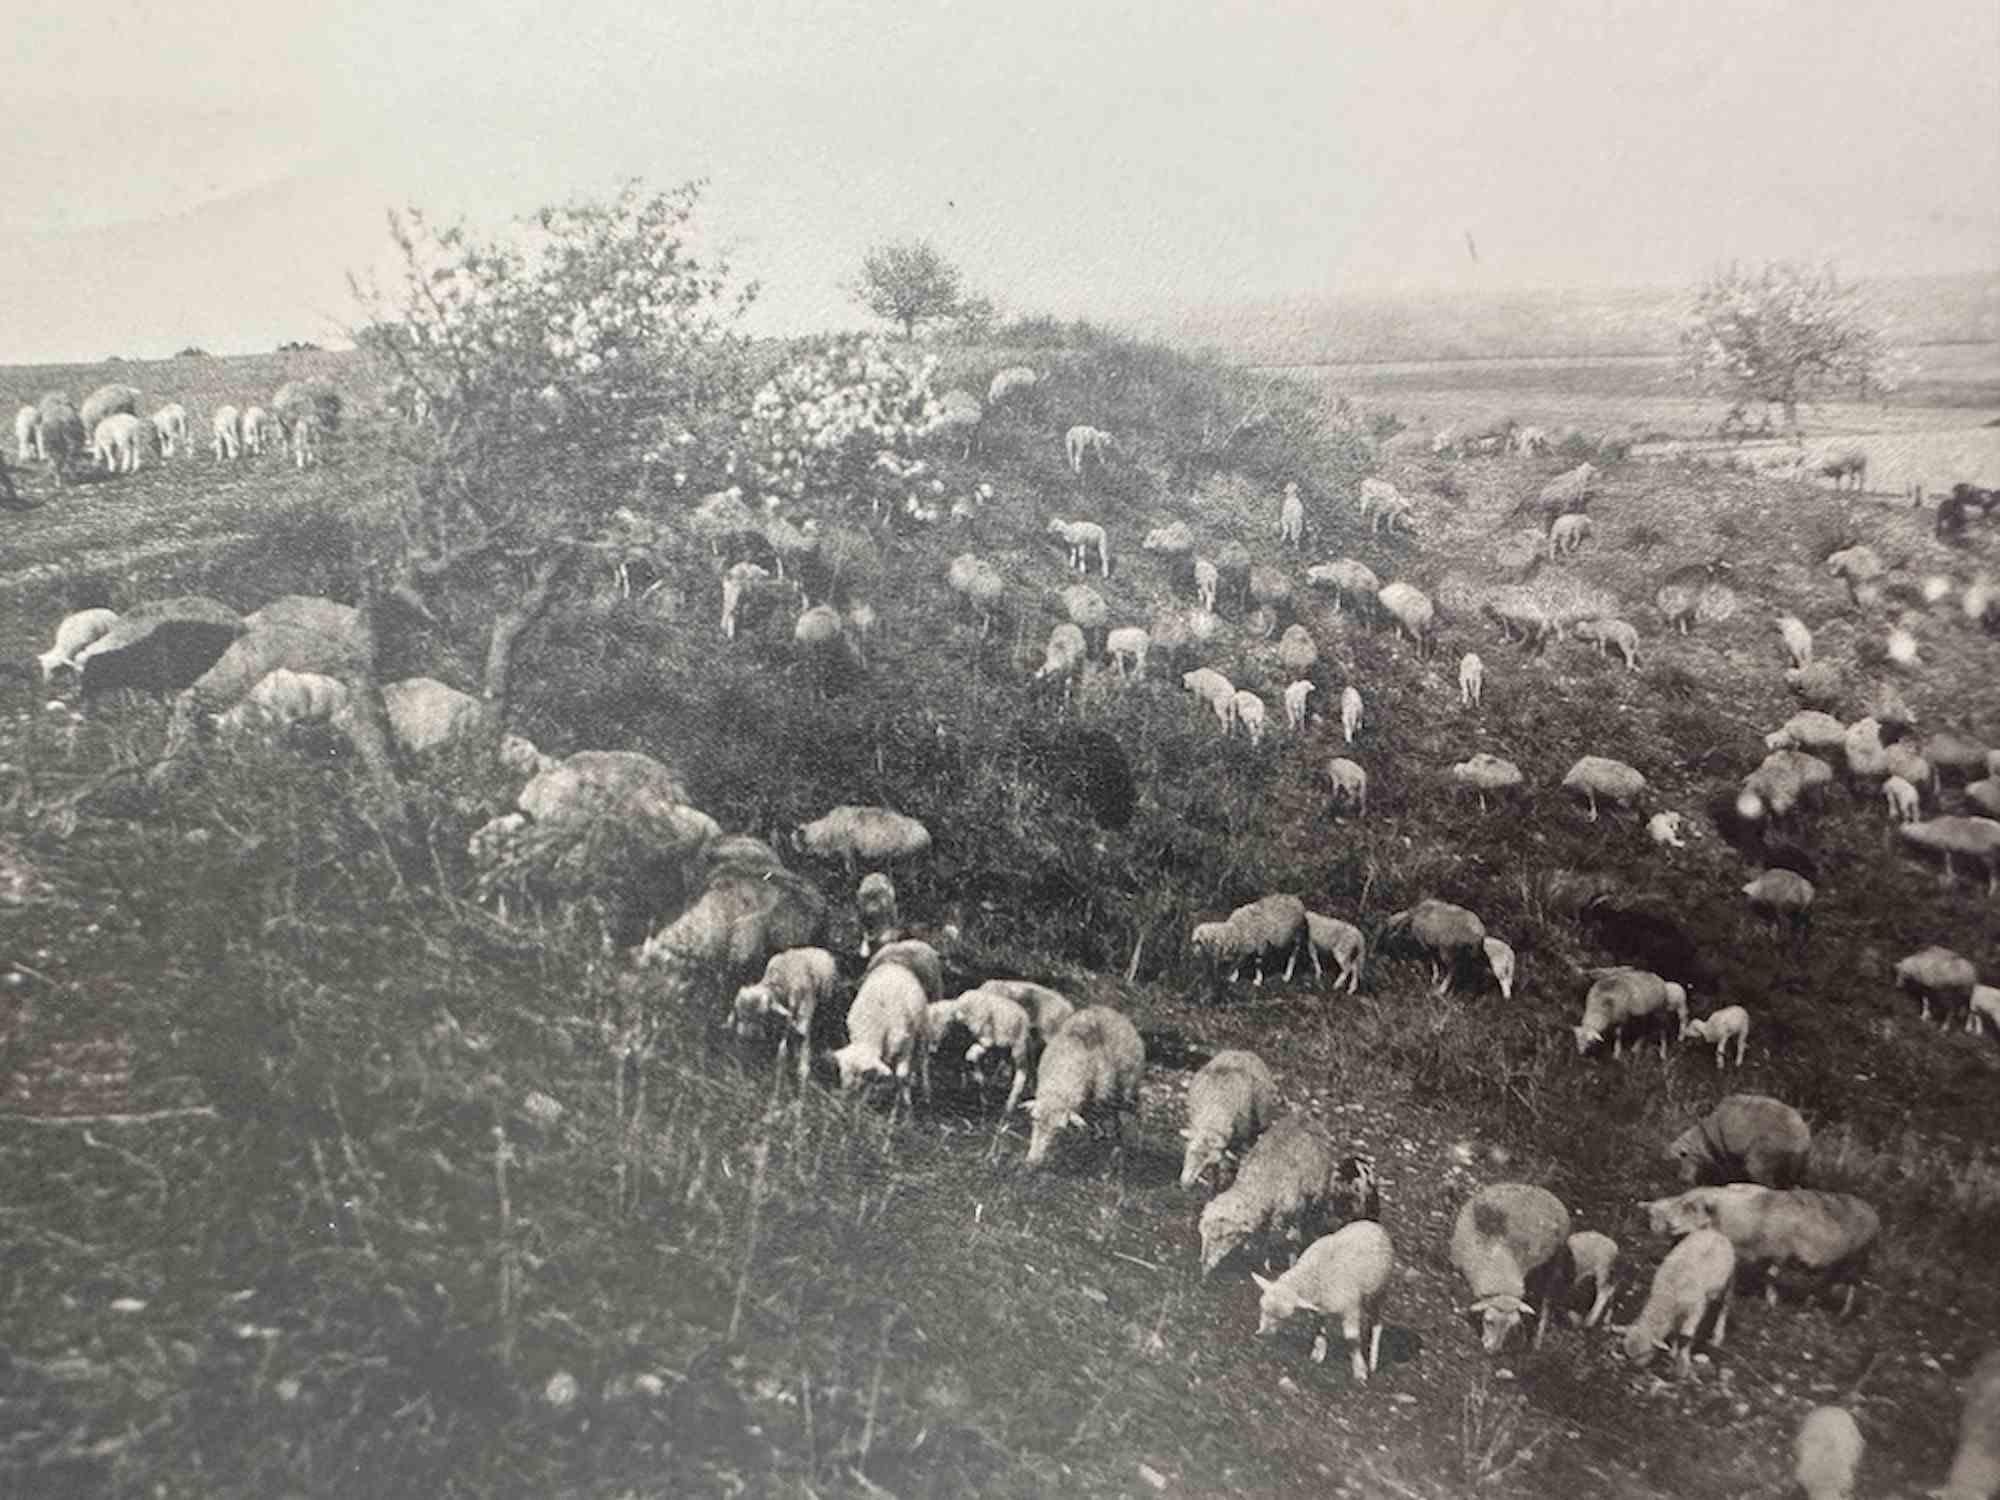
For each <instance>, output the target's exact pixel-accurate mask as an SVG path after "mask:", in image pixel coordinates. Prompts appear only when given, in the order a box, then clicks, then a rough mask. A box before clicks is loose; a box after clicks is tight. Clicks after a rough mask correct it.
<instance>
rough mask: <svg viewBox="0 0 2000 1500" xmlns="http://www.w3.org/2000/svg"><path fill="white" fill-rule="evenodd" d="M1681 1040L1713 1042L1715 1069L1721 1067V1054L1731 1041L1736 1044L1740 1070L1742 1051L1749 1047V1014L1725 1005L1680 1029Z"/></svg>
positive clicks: (1734, 1006)
mask: <svg viewBox="0 0 2000 1500" xmlns="http://www.w3.org/2000/svg"><path fill="white" fill-rule="evenodd" d="M1681 1040H1682V1041H1699V1042H1713V1043H1714V1044H1715V1065H1716V1067H1717V1068H1720V1067H1721V1066H1722V1054H1723V1052H1724V1051H1725V1050H1726V1049H1727V1048H1728V1046H1729V1043H1730V1042H1731V1041H1732V1040H1733V1041H1734V1042H1735V1043H1736V1066H1737V1067H1739V1068H1740V1067H1742V1066H1743V1049H1744V1048H1745V1047H1747V1046H1749V1045H1750V1012H1749V1011H1747V1010H1745V1009H1744V1008H1743V1007H1742V1006H1740V1005H1725V1006H1723V1007H1722V1009H1721V1010H1718V1011H1714V1012H1712V1013H1711V1014H1709V1015H1706V1016H1703V1017H1702V1018H1701V1019H1700V1020H1699V1021H1689V1022H1688V1023H1687V1024H1686V1025H1685V1026H1683V1027H1681Z"/></svg>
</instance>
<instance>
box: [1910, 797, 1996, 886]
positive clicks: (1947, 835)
mask: <svg viewBox="0 0 2000 1500" xmlns="http://www.w3.org/2000/svg"><path fill="white" fill-rule="evenodd" d="M1896 831H1897V833H1898V834H1900V835H1901V836H1902V838H1903V840H1904V841H1905V842H1906V843H1911V844H1915V845H1916V846H1917V847H1918V848H1920V849H1930V850H1933V851H1935V852H1937V853H1939V854H1942V855H1943V856H1944V878H1945V880H1946V881H1947V882H1949V881H1950V880H1951V879H1952V878H1953V873H1952V863H1951V861H1952V857H1953V856H1954V855H1956V856H1957V857H1958V858H1960V859H1970V860H1972V861H1974V862H1975V863H1977V864H1981V865H1984V866H1985V867H1986V894H1987V895H1989V896H1991V895H1993V894H1995V892H1996V890H2000V819H1995V818H1964V817H1949V818H1930V819H1928V820H1926V821H1924V822H1922V823H1904V824H1902V825H1901V826H1900V827H1898V828H1897V830H1896Z"/></svg>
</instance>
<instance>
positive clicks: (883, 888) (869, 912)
mask: <svg viewBox="0 0 2000 1500" xmlns="http://www.w3.org/2000/svg"><path fill="white" fill-rule="evenodd" d="M854 910H855V913H856V915H858V916H859V917H860V919H861V956H862V957H863V958H866V957H867V956H868V954H869V952H870V951H871V950H872V949H873V948H874V947H875V946H876V945H877V944H879V943H881V942H883V941H884V938H883V934H884V933H886V932H888V931H889V930H890V929H891V928H893V927H894V926H895V925H896V882H895V881H893V880H891V879H890V878H889V877H888V876H887V875H884V874H883V873H882V872H881V871H880V870H870V871H869V872H868V873H867V874H866V875H863V876H862V877H861V884H860V886H858V887H857V888H856V890H855V892H854Z"/></svg>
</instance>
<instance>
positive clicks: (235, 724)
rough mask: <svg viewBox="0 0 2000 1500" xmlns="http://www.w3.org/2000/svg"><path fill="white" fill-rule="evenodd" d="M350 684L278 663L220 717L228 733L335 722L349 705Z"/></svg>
mask: <svg viewBox="0 0 2000 1500" xmlns="http://www.w3.org/2000/svg"><path fill="white" fill-rule="evenodd" d="M348 699H349V691H348V687H347V684H346V683H344V682H342V681H341V680H340V679H339V678H337V677H328V676H326V675H325V674H324V673H320V672H294V671H292V670H290V669H289V668H286V667H277V668H274V669H273V670H272V671H270V672H267V673H265V674H264V676H262V677H261V678H259V679H258V680H257V685H256V686H255V687H253V688H251V689H250V691H249V693H248V694H246V695H245V696H244V698H243V699H242V701H241V702H239V703H237V704H236V705H235V706H234V707H232V708H231V709H229V711H228V712H227V713H224V714H223V715H222V716H221V717H220V718H219V719H217V720H216V729H217V730H218V731H219V732H220V733H222V734H224V735H236V734H245V733H267V734H268V733H271V732H273V731H276V730H279V729H288V728H291V727H293V726H296V725H303V724H331V723H333V722H334V721H335V720H336V718H338V717H340V716H342V715H343V713H344V711H345V710H346V709H347V706H348Z"/></svg>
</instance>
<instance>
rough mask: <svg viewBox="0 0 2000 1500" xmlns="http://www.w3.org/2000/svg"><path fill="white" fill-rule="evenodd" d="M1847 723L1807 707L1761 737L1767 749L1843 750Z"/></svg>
mask: <svg viewBox="0 0 2000 1500" xmlns="http://www.w3.org/2000/svg"><path fill="white" fill-rule="evenodd" d="M1846 745H1847V726H1846V725H1844V724H1842V723H1841V722H1840V720H1838V719H1836V718H1835V717H1834V716H1833V715H1832V714H1825V713H1821V712H1819V711H1818V710H1817V709H1810V708H1809V709H1806V710H1804V711H1803V712H1801V713H1795V714H1793V715H1792V716H1791V717H1790V718H1789V719H1787V720H1785V722H1784V723H1782V724H1780V725H1779V726H1778V727H1777V728H1776V729H1774V730H1772V731H1771V732H1770V733H1769V734H1767V735H1765V736H1764V748H1765V749H1766V750H1844V749H1845V748H1846Z"/></svg>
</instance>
